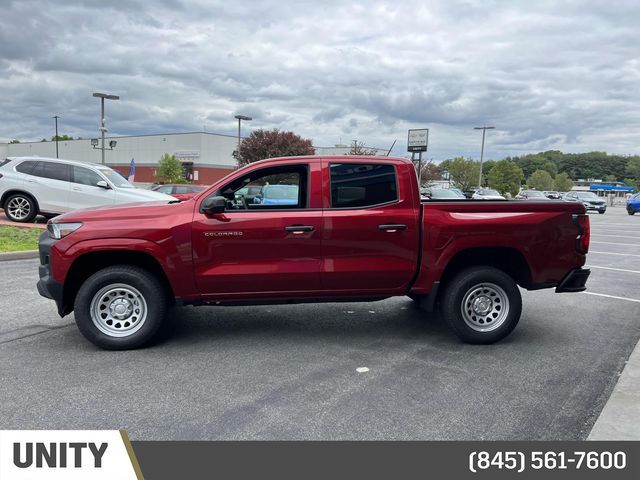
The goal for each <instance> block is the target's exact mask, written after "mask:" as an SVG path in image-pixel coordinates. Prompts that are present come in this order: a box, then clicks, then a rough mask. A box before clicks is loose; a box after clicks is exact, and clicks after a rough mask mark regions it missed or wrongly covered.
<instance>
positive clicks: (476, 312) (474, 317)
mask: <svg viewBox="0 0 640 480" xmlns="http://www.w3.org/2000/svg"><path fill="white" fill-rule="evenodd" d="M461 312H462V318H463V319H464V322H465V323H466V324H467V326H468V327H469V328H471V329H472V330H475V331H476V332H491V331H493V330H496V329H497V328H500V326H501V325H502V324H503V323H504V322H505V320H506V319H507V316H508V315H509V297H508V296H507V293H506V292H505V291H504V290H503V289H502V287H499V286H498V285H496V284H495V283H480V284H478V285H474V286H473V287H471V288H470V289H469V290H467V293H465V294H464V297H463V300H462V305H461Z"/></svg>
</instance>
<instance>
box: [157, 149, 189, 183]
mask: <svg viewBox="0 0 640 480" xmlns="http://www.w3.org/2000/svg"><path fill="white" fill-rule="evenodd" d="M156 178H157V179H158V180H159V181H160V182H162V183H186V180H185V179H184V165H182V162H181V161H180V160H178V159H177V158H176V157H175V155H169V154H168V153H165V154H164V155H162V158H161V159H160V163H159V164H158V171H157V173H156Z"/></svg>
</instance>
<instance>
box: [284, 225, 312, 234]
mask: <svg viewBox="0 0 640 480" xmlns="http://www.w3.org/2000/svg"><path fill="white" fill-rule="evenodd" d="M284 229H285V230H286V231H287V232H291V233H293V234H294V235H300V234H301V233H305V232H313V231H314V230H315V227H313V225H289V226H288V227H284Z"/></svg>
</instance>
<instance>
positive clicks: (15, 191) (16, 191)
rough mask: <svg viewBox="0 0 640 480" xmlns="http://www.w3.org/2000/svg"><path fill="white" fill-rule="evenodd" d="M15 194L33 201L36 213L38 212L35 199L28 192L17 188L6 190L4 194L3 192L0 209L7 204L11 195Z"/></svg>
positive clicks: (38, 206) (38, 207) (38, 208)
mask: <svg viewBox="0 0 640 480" xmlns="http://www.w3.org/2000/svg"><path fill="white" fill-rule="evenodd" d="M16 194H22V195H26V196H27V197H29V198H30V199H31V200H33V203H35V204H36V211H38V212H39V211H40V205H39V204H38V200H37V199H36V197H35V196H33V195H32V194H31V193H29V192H26V191H24V190H20V189H19V188H13V189H11V190H7V191H6V192H4V193H3V194H2V198H0V208H4V206H5V203H6V202H7V200H8V199H9V197H11V196H12V195H16Z"/></svg>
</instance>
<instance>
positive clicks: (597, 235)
mask: <svg viewBox="0 0 640 480" xmlns="http://www.w3.org/2000/svg"><path fill="white" fill-rule="evenodd" d="M591 236H592V237H615V238H620V237H621V236H623V237H624V238H639V239H640V237H631V236H629V235H626V234H618V235H609V234H607V233H591Z"/></svg>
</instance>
